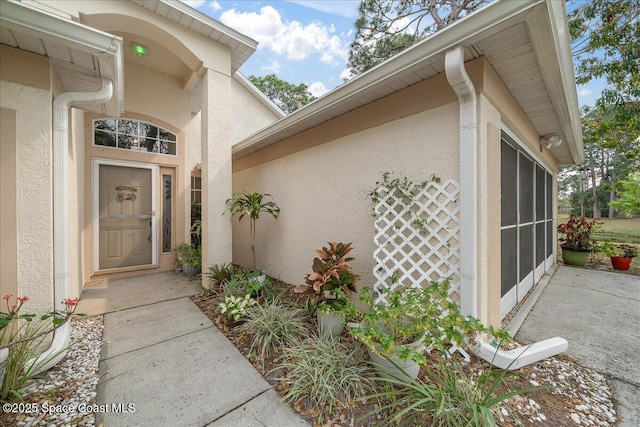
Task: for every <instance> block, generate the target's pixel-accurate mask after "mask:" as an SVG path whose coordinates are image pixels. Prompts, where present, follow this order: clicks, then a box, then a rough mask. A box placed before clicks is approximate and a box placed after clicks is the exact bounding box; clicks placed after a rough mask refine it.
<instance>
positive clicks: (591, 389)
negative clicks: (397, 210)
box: [192, 279, 615, 426]
mask: <svg viewBox="0 0 640 427" xmlns="http://www.w3.org/2000/svg"><path fill="white" fill-rule="evenodd" d="M270 280H271V282H272V288H273V289H272V293H275V294H281V295H282V296H281V297H280V299H281V300H282V302H283V303H284V304H285V305H287V306H290V307H300V308H301V307H303V305H304V302H305V298H304V297H302V296H301V295H299V294H295V293H293V292H292V290H293V286H292V285H290V284H287V283H284V282H282V281H278V280H275V279H270ZM192 300H193V301H194V302H195V303H196V304H197V305H198V306H199V307H200V309H201V310H202V311H203V312H204V313H205V314H206V315H207V316H208V317H209V318H211V319H212V320H213V321H214V322H215V324H216V325H217V326H218V328H219V329H220V330H221V331H222V332H223V333H224V334H225V335H226V336H227V337H228V338H229V340H230V341H231V342H233V343H234V344H235V345H236V347H237V348H238V350H239V351H240V352H241V353H242V354H243V355H244V356H245V357H246V358H247V359H248V360H249V361H250V362H251V363H252V364H253V365H254V366H255V368H256V369H257V370H258V371H259V372H260V373H261V374H262V375H263V376H264V377H265V379H266V380H267V381H268V382H269V383H270V384H272V385H273V387H274V389H275V390H276V391H278V393H280V395H281V396H283V397H284V396H286V395H287V393H289V392H290V386H291V384H290V383H288V382H287V380H286V379H287V378H288V377H289V376H290V372H289V369H290V368H291V366H290V365H291V364H289V366H286V365H287V356H286V355H285V353H284V352H283V349H282V348H276V349H275V350H274V351H272V352H270V353H269V354H268V355H267V356H266V357H260V356H259V355H258V354H257V353H258V352H256V351H251V347H252V339H253V337H252V336H251V334H249V333H246V332H243V331H242V330H241V328H240V326H241V325H242V324H243V320H242V319H240V320H239V321H233V320H229V319H228V318H227V316H225V315H222V314H220V312H219V311H220V310H219V307H218V304H219V303H220V300H221V299H220V296H219V294H217V293H216V292H215V291H208V292H203V293H202V294H199V295H196V296H194V297H192ZM302 323H303V324H304V329H305V330H306V331H307V332H308V333H309V334H315V333H316V320H315V318H312V317H310V316H308V315H306V316H305V317H304V318H303V320H302ZM340 342H341V344H342V348H343V349H344V351H345V353H346V352H350V351H354V350H356V349H357V348H358V347H359V346H361V343H359V342H358V341H356V340H354V339H353V338H352V337H351V336H350V335H349V333H348V332H346V331H345V332H344V333H343V334H342V336H341V337H340ZM365 353H366V352H365ZM457 356H458V355H456V357H457ZM345 357H346V356H345ZM366 360H367V358H366V357H365V358H364V359H363V361H362V362H361V363H362V364H363V365H365V366H366V365H367V362H366ZM427 360H428V365H429V366H438V364H439V363H443V359H442V356H441V354H440V353H438V352H436V351H433V352H431V353H427ZM283 365H285V366H283ZM457 365H459V366H461V367H462V369H463V371H464V372H461V374H463V375H464V376H466V377H468V378H472V379H475V378H478V376H479V375H480V374H481V373H483V372H486V371H487V369H488V368H489V365H488V364H487V363H486V362H484V361H481V360H479V359H477V358H476V357H474V356H473V355H472V356H471V362H470V363H458V364H457ZM424 371H425V370H424V369H422V370H421V374H420V377H419V380H420V381H423V382H427V383H428V382H429V381H433V380H430V379H429V378H428V376H427V375H426V374H425V372H424ZM434 371H436V370H434ZM375 376H376V374H375V373H374V372H373V370H368V371H366V373H365V374H363V377H364V378H365V379H366V380H368V381H371V384H372V385H373V387H374V388H373V390H374V391H373V392H369V393H367V394H374V393H375V392H384V391H387V392H388V391H389V390H390V389H389V387H388V386H385V385H383V384H382V383H379V382H376V381H375V380H373V379H372V378H373V377H375ZM527 387H538V389H536V390H535V391H531V392H528V393H526V394H524V395H520V396H515V397H511V398H509V399H507V400H506V401H505V403H503V404H500V405H498V406H495V407H494V408H493V410H494V413H495V414H496V416H495V418H496V421H497V423H498V425H501V426H517V425H531V424H533V425H536V424H537V425H541V426H542V425H553V426H575V425H578V424H579V425H594V426H607V425H612V424H613V423H614V421H615V411H614V410H613V403H612V400H611V393H610V391H609V388H608V385H607V383H606V378H605V377H604V376H603V375H601V374H599V373H597V372H595V371H593V370H590V369H588V368H585V367H582V366H580V365H579V364H577V363H576V362H575V361H573V360H571V359H570V358H568V357H565V356H559V357H554V358H549V359H545V360H543V361H541V362H538V363H536V364H532V365H529V366H527V367H524V368H522V369H519V370H517V371H515V372H514V374H513V375H510V376H508V377H507V378H505V380H504V383H503V384H502V385H501V386H500V387H499V388H498V393H499V394H505V393H507V392H509V391H511V390H517V389H522V388H527ZM391 397H392V394H389V393H387V395H386V396H385V397H383V398H379V399H375V398H371V399H367V400H362V399H361V398H362V396H358V398H355V399H350V400H348V401H347V402H343V405H339V404H335V402H331V405H329V404H327V405H326V406H324V407H322V406H320V407H318V401H317V400H316V401H310V400H309V399H305V398H300V399H295V398H293V399H289V401H290V403H291V404H292V407H293V408H294V409H295V410H296V411H297V412H298V413H300V415H302V416H303V417H304V418H306V419H307V420H308V421H309V422H310V423H311V424H312V425H314V426H371V425H387V424H388V423H387V422H386V421H384V420H385V419H386V418H387V417H388V416H390V415H391V413H390V412H389V410H380V408H381V407H384V406H385V405H388V404H389V398H391ZM334 404H335V405H334ZM331 406H333V408H331ZM400 409H402V406H401V405H396V406H394V407H393V409H392V410H394V411H398V410H400ZM330 410H332V413H330ZM430 423H431V419H430V417H429V415H428V414H423V415H422V416H420V417H419V418H417V419H416V420H415V421H414V422H413V423H412V424H409V425H430Z"/></svg>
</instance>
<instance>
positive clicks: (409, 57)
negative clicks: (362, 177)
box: [233, 0, 545, 160]
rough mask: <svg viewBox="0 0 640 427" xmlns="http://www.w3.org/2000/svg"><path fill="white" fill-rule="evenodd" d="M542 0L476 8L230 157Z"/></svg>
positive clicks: (496, 27) (469, 39)
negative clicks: (473, 11) (468, 14)
mask: <svg viewBox="0 0 640 427" xmlns="http://www.w3.org/2000/svg"><path fill="white" fill-rule="evenodd" d="M544 2H545V0H527V1H525V2H520V1H518V2H515V1H513V2H511V1H509V2H496V3H494V4H490V5H488V6H486V7H484V8H482V9H480V10H478V11H477V12H475V13H474V14H473V15H470V16H469V17H468V18H464V19H461V20H460V21H457V22H456V23H454V24H452V25H450V26H449V27H447V28H445V29H443V30H441V31H439V32H437V33H435V34H434V35H432V36H430V37H428V38H426V39H425V40H423V41H421V42H419V43H417V44H415V45H414V46H412V47H410V48H408V49H406V50H404V51H403V52H401V53H400V54H398V55H397V56H395V57H393V58H390V59H388V60H387V61H385V62H383V63H381V64H379V65H377V66H376V67H374V68H372V69H370V70H368V71H366V72H365V73H363V74H361V75H359V76H357V77H355V78H353V79H352V80H350V81H348V82H347V83H345V84H343V85H342V86H339V87H337V88H336V89H334V90H332V91H330V92H328V93H327V94H325V95H324V96H322V97H320V98H318V99H317V100H315V101H313V102H311V103H309V104H307V105H305V106H304V107H303V108H301V109H299V110H297V111H295V112H293V113H291V114H289V115H288V116H286V117H284V118H283V119H281V120H279V121H277V122H275V123H273V124H272V125H270V126H268V127H266V128H264V129H262V130H260V131H258V132H256V133H254V134H253V135H251V136H249V137H248V138H246V139H244V140H243V141H240V142H239V143H237V144H235V145H234V146H233V158H234V160H235V159H238V158H241V157H244V156H246V155H249V154H251V152H253V150H252V146H253V145H255V144H256V143H258V142H259V141H261V140H263V139H264V138H267V137H269V136H272V135H274V134H277V133H279V132H282V131H283V130H285V129H286V128H289V127H291V126H294V125H295V124H297V123H299V122H301V121H304V120H305V119H306V118H307V117H309V116H312V115H315V114H318V113H320V112H322V111H324V110H326V109H329V108H333V107H335V106H336V105H337V104H341V103H343V102H347V101H348V100H349V99H351V98H353V97H354V96H357V95H358V94H360V93H361V92H363V91H366V90H367V89H368V88H370V87H371V86H374V85H376V84H380V83H381V82H383V81H384V80H386V79H390V78H392V77H393V76H394V75H395V74H397V73H399V72H401V71H403V70H405V69H407V68H409V67H413V66H415V65H416V64H418V63H420V62H428V61H429V60H430V59H431V58H432V57H433V56H434V55H436V54H438V53H444V52H445V51H446V50H447V49H449V48H450V47H452V46H455V45H457V44H460V43H465V44H470V43H471V42H472V41H473V40H474V39H475V37H476V36H477V35H478V34H480V33H483V32H485V31H487V28H489V27H491V28H492V29H494V30H495V31H498V30H499V29H500V28H501V26H503V25H504V24H505V23H506V22H507V21H512V20H514V19H516V20H517V19H520V18H522V17H523V16H524V15H525V14H526V13H527V12H528V11H529V10H530V9H531V8H533V7H535V6H537V5H538V4H541V3H544Z"/></svg>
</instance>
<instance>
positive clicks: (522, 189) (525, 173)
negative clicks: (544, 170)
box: [518, 152, 534, 223]
mask: <svg viewBox="0 0 640 427" xmlns="http://www.w3.org/2000/svg"><path fill="white" fill-rule="evenodd" d="M519 157H520V160H519V164H520V173H519V177H520V182H519V183H518V190H519V193H520V223H527V222H532V221H533V196H534V194H533V170H534V166H533V161H532V160H531V159H529V158H528V157H527V156H525V155H524V154H522V152H520V153H519Z"/></svg>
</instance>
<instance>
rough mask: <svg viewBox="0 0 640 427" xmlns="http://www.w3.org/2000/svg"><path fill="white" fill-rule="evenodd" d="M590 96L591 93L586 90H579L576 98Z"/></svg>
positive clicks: (589, 90)
mask: <svg viewBox="0 0 640 427" xmlns="http://www.w3.org/2000/svg"><path fill="white" fill-rule="evenodd" d="M591 94H593V91H592V90H591V89H588V88H584V89H580V91H579V92H578V96H589V95H591Z"/></svg>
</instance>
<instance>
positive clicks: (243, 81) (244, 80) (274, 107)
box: [233, 71, 286, 118]
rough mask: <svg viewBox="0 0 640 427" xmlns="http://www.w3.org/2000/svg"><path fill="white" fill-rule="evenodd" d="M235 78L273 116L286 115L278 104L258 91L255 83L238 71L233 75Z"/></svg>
mask: <svg viewBox="0 0 640 427" xmlns="http://www.w3.org/2000/svg"><path fill="white" fill-rule="evenodd" d="M233 77H234V78H235V79H236V81H237V82H238V83H240V84H241V85H242V87H244V88H245V89H247V90H248V91H249V92H250V93H251V94H252V95H253V96H255V97H256V98H258V100H259V101H260V102H262V104H264V105H265V106H266V107H267V108H268V109H269V111H271V112H272V113H273V114H275V115H276V116H278V117H280V118H282V117H284V116H285V115H286V114H285V112H284V111H282V110H281V109H280V108H279V107H278V106H277V105H276V104H274V103H273V101H272V100H270V99H269V98H267V96H266V95H265V94H264V93H262V91H261V90H260V89H258V88H257V87H256V86H255V85H254V84H253V83H251V81H250V80H249V79H248V78H246V77H245V76H244V75H243V74H242V73H241V72H239V71H237V72H236V73H235V74H234V75H233Z"/></svg>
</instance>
